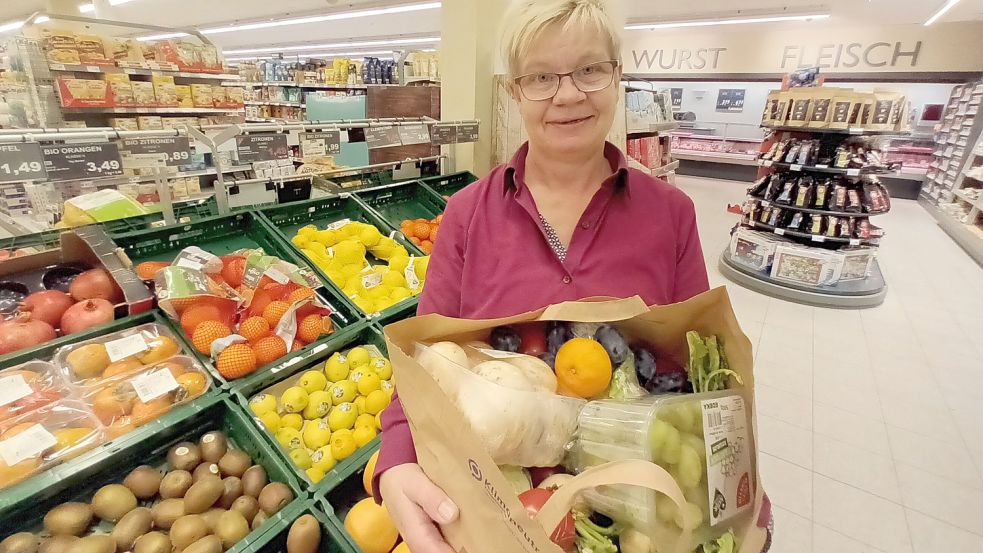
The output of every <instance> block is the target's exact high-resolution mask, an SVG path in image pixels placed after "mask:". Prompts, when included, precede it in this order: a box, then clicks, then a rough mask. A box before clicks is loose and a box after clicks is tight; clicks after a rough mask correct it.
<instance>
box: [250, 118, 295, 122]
mask: <svg viewBox="0 0 983 553" xmlns="http://www.w3.org/2000/svg"><path fill="white" fill-rule="evenodd" d="M246 122H247V123H302V122H303V121H301V120H300V119H274V118H272V117H246Z"/></svg>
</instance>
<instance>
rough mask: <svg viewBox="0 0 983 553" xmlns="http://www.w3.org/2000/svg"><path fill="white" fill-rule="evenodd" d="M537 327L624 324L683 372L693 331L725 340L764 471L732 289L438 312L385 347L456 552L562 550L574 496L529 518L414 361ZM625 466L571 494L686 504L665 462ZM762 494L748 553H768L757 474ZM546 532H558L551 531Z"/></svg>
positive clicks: (605, 469) (391, 329)
mask: <svg viewBox="0 0 983 553" xmlns="http://www.w3.org/2000/svg"><path fill="white" fill-rule="evenodd" d="M536 320H561V321H579V322H615V321H618V325H617V326H618V328H619V329H620V330H621V331H622V332H624V333H625V334H626V335H627V336H628V337H629V338H630V339H644V340H645V341H647V342H649V343H650V344H651V345H652V346H653V347H655V348H657V349H658V350H659V351H660V352H663V353H666V354H668V355H670V356H671V357H673V359H674V360H675V361H676V362H677V363H679V364H680V365H685V363H686V358H687V357H688V346H687V344H686V337H685V335H686V332H687V331H689V330H696V331H698V332H699V333H700V334H702V335H709V334H714V335H717V336H718V337H719V338H720V340H721V341H722V343H723V346H724V351H725V353H726V355H727V359H728V361H729V362H730V368H731V369H732V370H734V371H735V372H737V373H738V375H740V377H741V380H742V381H743V383H744V389H743V390H742V395H743V396H744V397H745V400H746V401H747V405H748V407H749V409H750V411H751V414H752V419H751V420H752V427H751V436H750V439H751V445H752V447H751V448H750V450H751V455H752V463H753V465H754V466H757V459H756V457H757V438H756V436H757V423H756V422H755V419H754V393H753V390H754V375H753V372H752V359H753V357H752V354H751V342H750V341H749V340H748V339H747V337H746V336H745V335H744V333H743V332H742V331H741V329H740V326H739V325H738V322H737V318H736V317H735V315H734V312H733V309H732V308H731V304H730V299H729V297H728V295H727V292H726V289H725V288H723V287H721V288H717V289H715V290H711V291H709V292H706V293H704V294H700V295H699V296H696V297H694V298H691V299H689V300H687V301H685V302H682V303H677V304H673V305H667V306H655V307H651V308H649V307H646V306H645V305H644V302H642V300H641V298H638V297H634V298H628V299H622V300H603V301H590V300H585V301H581V302H566V303H561V304H557V305H552V306H549V307H547V308H544V309H540V310H537V311H532V312H529V313H525V314H522V315H517V316H514V317H508V318H503V319H487V320H460V319H451V318H448V317H442V316H439V315H426V316H422V317H415V318H411V319H406V320H403V321H400V322H397V323H393V324H391V325H389V326H387V327H386V328H385V336H386V343H387V346H388V348H389V355H390V360H391V361H392V365H393V369H394V372H395V375H396V381H397V389H398V390H399V396H400V399H401V401H402V403H403V408H404V410H405V412H406V416H407V419H408V420H409V425H410V430H411V432H412V434H413V438H414V443H415V445H416V451H417V457H418V462H419V463H420V466H421V467H422V468H423V470H424V472H426V474H427V476H429V477H430V478H431V479H432V480H433V481H434V482H435V483H436V484H437V485H438V486H440V487H441V488H442V489H443V490H444V491H445V492H446V493H447V494H448V496H450V498H451V499H452V500H454V501H455V502H456V503H457V505H458V506H459V507H460V512H461V514H460V518H459V519H458V520H457V521H456V522H454V523H452V524H449V525H446V526H444V527H443V528H442V530H443V533H444V536H445V538H446V539H447V541H448V543H450V544H451V546H452V547H453V548H454V549H455V551H458V552H459V553H484V552H487V553H499V552H502V551H509V552H513V551H515V552H518V551H526V552H529V553H542V552H552V553H560V551H561V550H560V548H559V547H558V546H556V545H555V544H553V543H552V542H551V541H550V539H549V537H548V534H549V533H550V532H552V528H555V525H556V523H557V522H559V521H560V520H561V517H562V514H563V513H565V512H566V511H567V510H568V509H569V507H570V501H571V500H572V498H571V497H569V496H567V495H566V494H559V493H558V494H556V495H554V498H552V499H551V502H550V503H548V504H547V506H546V507H544V509H543V510H542V511H541V514H540V516H539V520H538V521H537V520H534V519H533V518H531V517H529V516H528V515H527V514H526V511H525V509H524V508H523V507H522V505H521V503H520V502H519V500H518V498H517V497H516V495H515V493H514V492H513V491H512V487H511V485H510V484H509V483H508V481H507V480H506V478H505V476H504V475H503V474H502V473H501V471H500V470H499V469H498V467H497V466H496V465H495V463H494V461H493V460H492V459H491V457H490V456H489V455H488V453H486V451H485V449H484V448H483V447H482V445H481V443H479V442H478V440H477V439H475V437H474V436H473V435H472V433H471V429H470V427H469V426H468V424H467V422H465V419H464V417H463V416H462V415H461V414H460V413H459V412H458V411H457V409H456V407H455V406H454V405H453V403H452V402H451V401H450V399H449V398H448V397H447V396H446V395H444V393H443V391H442V390H441V388H440V387H439V386H438V384H437V383H436V382H435V381H434V379H433V378H432V377H431V376H430V374H429V373H428V372H427V370H426V369H424V368H423V367H422V366H421V365H420V364H419V363H417V362H416V361H415V360H414V359H413V357H412V354H413V352H414V351H415V347H416V344H417V343H419V342H425V343H430V342H436V341H441V340H451V341H455V342H458V343H466V342H469V341H472V340H484V339H485V338H486V337H487V335H488V332H489V331H490V329H492V328H494V327H496V326H500V325H504V324H512V323H519V322H526V321H536ZM733 384H735V383H732V385H733ZM620 463H622V462H617V463H608V464H606V465H602V466H599V467H595V468H594V469H591V470H588V471H585V472H584V473H582V474H581V475H578V476H577V477H576V478H575V479H574V481H576V482H578V484H577V486H576V487H575V488H571V490H573V489H582V488H583V487H585V486H591V485H601V484H602V483H603V484H613V483H629V484H638V485H643V486H646V487H649V488H652V489H656V490H658V491H661V492H663V493H665V494H666V495H667V496H669V497H670V498H671V499H672V500H673V501H674V502H677V503H678V500H680V499H681V498H680V496H678V495H676V493H677V492H678V491H679V487H678V486H677V485H675V482H674V481H673V482H666V481H665V480H664V479H663V478H661V476H662V475H661V474H660V472H659V471H661V473H664V472H665V471H664V470H662V469H661V468H660V467H658V466H657V465H654V464H651V463H647V462H644V461H631V463H632V465H631V468H632V470H630V471H628V470H625V466H621V465H620ZM639 463H641V465H639ZM642 465H644V466H645V467H647V468H642ZM655 469H658V470H655ZM612 474H613V475H614V476H613V477H612V476H611V475H612ZM600 475H603V476H600ZM602 480H603V482H602ZM669 480H671V478H670V479H669ZM565 488H566V486H564V487H563V488H561V490H563V489H565ZM753 490H754V503H753V508H752V509H751V510H750V511H749V512H748V513H747V516H740V517H739V519H733V520H732V521H731V523H732V524H734V526H733V528H734V531H735V534H736V535H737V537H738V540H739V541H740V543H741V549H740V551H741V553H758V552H760V551H761V549H762V547H763V545H764V543H765V539H766V532H765V530H764V529H761V528H758V527H757V526H756V524H755V522H756V521H757V520H758V518H759V516H760V511H761V508H762V498H763V496H764V489H763V487H762V485H761V479H760V476H759V475H757V474H755V477H754V482H753ZM544 528H550V531H549V532H548V531H546V530H544ZM688 539H689V538H688V536H680V539H679V540H678V541H677V543H676V544H672V545H674V546H675V547H674V548H672V549H667V547H669V544H661V545H662V551H667V552H672V551H677V550H678V551H684V550H685V544H686V542H687V541H688Z"/></svg>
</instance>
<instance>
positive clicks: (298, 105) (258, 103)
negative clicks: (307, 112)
mask: <svg viewBox="0 0 983 553" xmlns="http://www.w3.org/2000/svg"><path fill="white" fill-rule="evenodd" d="M243 103H244V104H246V105H247V106H285V107H289V108H306V107H307V104H303V103H301V102H276V101H273V100H246V101H245V102H243Z"/></svg>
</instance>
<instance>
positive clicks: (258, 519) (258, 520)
mask: <svg viewBox="0 0 983 553" xmlns="http://www.w3.org/2000/svg"><path fill="white" fill-rule="evenodd" d="M268 518H270V517H268V516H266V513H264V512H263V511H262V510H260V511H259V512H258V513H256V516H254V517H253V522H252V524H250V525H249V528H250V529H252V530H255V529H257V528H259V527H260V526H262V525H263V523H264V522H266V519H268Z"/></svg>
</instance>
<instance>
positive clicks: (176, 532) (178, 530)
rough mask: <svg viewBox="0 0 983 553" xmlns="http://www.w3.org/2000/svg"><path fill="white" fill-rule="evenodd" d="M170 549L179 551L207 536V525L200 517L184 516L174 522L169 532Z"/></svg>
mask: <svg viewBox="0 0 983 553" xmlns="http://www.w3.org/2000/svg"><path fill="white" fill-rule="evenodd" d="M169 535H170V537H171V547H173V548H174V550H175V551H180V550H182V549H184V548H185V547H188V546H189V545H191V544H193V543H194V542H196V541H198V540H200V539H201V538H204V537H205V536H207V535H208V524H206V523H205V518H204V517H202V516H201V515H184V516H183V517H181V518H179V519H177V520H175V521H174V525H172V526H171V531H170V532H169Z"/></svg>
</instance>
